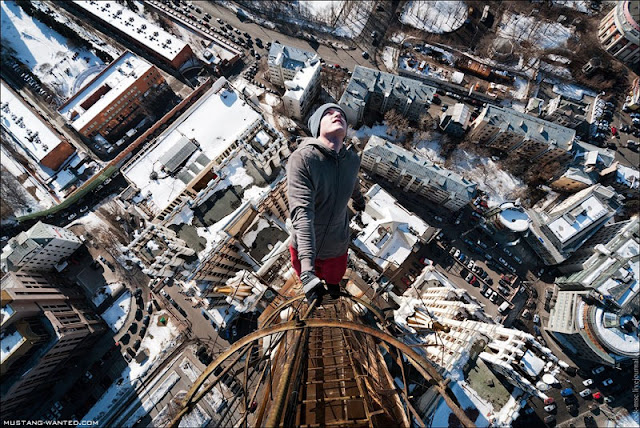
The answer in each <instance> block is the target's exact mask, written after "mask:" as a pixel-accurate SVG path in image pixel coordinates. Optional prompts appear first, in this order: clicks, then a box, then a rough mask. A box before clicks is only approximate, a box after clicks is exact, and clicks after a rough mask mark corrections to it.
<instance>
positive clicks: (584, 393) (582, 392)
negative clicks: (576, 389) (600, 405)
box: [580, 388, 591, 398]
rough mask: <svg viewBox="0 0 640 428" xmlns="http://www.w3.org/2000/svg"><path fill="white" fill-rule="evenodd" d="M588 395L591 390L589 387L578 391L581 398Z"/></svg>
mask: <svg viewBox="0 0 640 428" xmlns="http://www.w3.org/2000/svg"><path fill="white" fill-rule="evenodd" d="M590 395H591V390H590V389H589V388H587V389H583V390H582V391H580V397H582V398H586V397H588V396H590Z"/></svg>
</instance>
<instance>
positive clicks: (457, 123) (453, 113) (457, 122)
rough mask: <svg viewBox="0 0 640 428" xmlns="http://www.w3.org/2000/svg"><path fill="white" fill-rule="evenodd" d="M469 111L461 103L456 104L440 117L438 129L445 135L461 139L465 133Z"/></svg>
mask: <svg viewBox="0 0 640 428" xmlns="http://www.w3.org/2000/svg"><path fill="white" fill-rule="evenodd" d="M470 118H471V110H470V109H469V106H467V105H466V104H463V103H456V104H455V105H454V106H453V107H452V108H450V109H447V111H445V112H442V114H441V115H440V129H442V130H443V131H444V132H446V133H447V134H451V135H455V136H457V137H461V136H463V135H464V133H465V132H467V128H468V126H469V119H470Z"/></svg>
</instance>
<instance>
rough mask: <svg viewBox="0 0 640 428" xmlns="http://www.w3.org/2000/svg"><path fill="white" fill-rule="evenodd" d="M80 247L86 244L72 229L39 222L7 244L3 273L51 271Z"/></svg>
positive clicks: (3, 256) (3, 255)
mask: <svg viewBox="0 0 640 428" xmlns="http://www.w3.org/2000/svg"><path fill="white" fill-rule="evenodd" d="M80 245H82V242H80V240H79V239H78V238H77V237H76V235H74V234H73V232H71V231H70V230H68V229H64V228H61V227H57V226H51V225H48V224H45V223H42V222H41V221H39V222H38V223H36V224H35V225H34V226H33V227H32V228H31V229H29V230H27V231H26V232H20V234H19V235H18V236H15V237H13V238H11V239H10V240H9V242H8V243H7V245H5V247H4V248H3V250H2V259H1V264H2V270H3V271H4V272H9V271H13V272H17V271H28V272H35V271H50V270H53V269H54V268H55V266H56V265H58V264H59V263H60V262H62V261H63V260H64V259H66V258H67V257H69V256H70V255H71V254H73V252H74V251H76V250H77V249H78V247H80Z"/></svg>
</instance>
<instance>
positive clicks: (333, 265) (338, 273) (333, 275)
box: [289, 247, 347, 284]
mask: <svg viewBox="0 0 640 428" xmlns="http://www.w3.org/2000/svg"><path fill="white" fill-rule="evenodd" d="M289 252H290V253H291V263H292V264H293V269H294V270H295V271H296V273H297V274H298V276H300V273H301V272H300V260H298V251H297V250H296V249H295V248H293V247H289ZM315 270H316V271H315V274H316V276H317V277H318V278H320V279H323V280H324V281H325V282H326V283H327V284H340V281H341V280H342V277H343V276H344V273H345V272H346V271H347V253H344V254H343V255H341V256H338V257H332V258H330V259H321V260H319V259H316V264H315Z"/></svg>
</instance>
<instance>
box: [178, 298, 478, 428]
mask: <svg viewBox="0 0 640 428" xmlns="http://www.w3.org/2000/svg"><path fill="white" fill-rule="evenodd" d="M303 297H304V296H299V297H295V298H293V299H290V300H288V301H285V302H282V303H280V304H277V303H276V302H274V303H273V304H272V307H271V308H269V309H270V310H271V311H270V313H269V314H268V315H267V316H266V317H265V318H264V319H263V321H262V326H261V327H260V328H259V329H258V330H257V331H256V332H254V333H252V334H249V335H247V336H245V337H243V338H242V339H240V340H238V341H237V342H236V343H234V344H233V345H232V346H231V347H230V348H228V349H226V350H225V351H224V352H222V353H220V354H219V355H218V356H217V358H215V360H214V361H213V362H212V363H211V364H210V365H209V366H208V367H207V368H206V370H205V371H204V372H203V373H202V375H201V376H200V377H199V378H198V379H197V380H196V382H195V383H194V385H193V386H192V388H191V389H190V390H189V392H188V393H187V395H186V397H185V399H184V401H183V403H182V408H181V409H180V411H179V412H178V414H177V415H176V416H175V418H174V419H173V421H172V424H171V426H173V427H177V426H178V424H179V422H180V420H181V418H182V417H183V416H184V415H186V414H187V413H189V412H190V411H191V410H192V409H193V407H194V406H195V405H196V403H198V402H199V401H200V400H201V399H203V398H204V397H205V396H206V395H207V394H209V393H210V391H211V389H212V388H214V387H216V386H217V385H220V384H221V383H224V384H226V385H227V387H230V388H231V391H234V392H233V400H232V402H231V403H230V404H229V405H228V406H226V407H225V409H224V412H222V413H221V414H220V415H217V416H219V420H217V421H215V423H216V424H218V425H221V426H238V427H240V426H251V427H255V426H266V427H274V426H300V427H320V426H354V427H357V426H362V427H365V426H368V427H378V426H380V427H383V426H384V427H386V426H403V427H409V426H420V427H424V426H425V425H424V423H423V419H425V417H426V415H424V414H421V413H420V412H419V411H418V410H417V409H416V408H415V406H416V403H415V401H416V400H415V399H416V398H417V397H413V396H412V395H411V394H410V393H409V391H408V385H409V384H410V383H413V384H418V385H420V386H419V388H418V389H419V390H420V391H419V392H420V396H425V395H426V396H428V397H431V403H433V402H434V400H437V399H438V397H443V398H444V400H445V401H446V403H447V405H448V406H449V407H450V408H451V409H452V410H453V413H454V414H455V415H456V416H457V417H458V419H459V420H460V421H461V423H462V424H463V425H464V426H467V427H470V426H474V424H473V423H472V422H471V421H470V420H469V418H468V417H467V416H466V415H465V413H464V412H463V411H462V410H461V409H460V407H459V405H458V404H457V402H456V401H455V398H454V396H453V394H452V393H451V391H450V390H449V388H448V387H447V384H448V381H446V380H444V379H443V378H442V377H441V376H440V374H439V373H438V372H437V370H436V369H435V367H434V366H433V365H432V364H431V363H430V362H429V361H427V360H425V359H424V358H423V357H421V356H420V354H419V353H417V352H416V351H415V350H414V349H413V348H412V347H411V346H408V345H407V344H405V343H403V342H402V341H401V340H398V339H397V338H396V337H394V335H393V333H392V325H391V324H388V323H387V321H385V319H384V316H383V314H382V313H381V312H380V311H379V310H378V309H377V308H376V307H374V306H372V305H371V304H368V303H366V302H364V301H363V300H360V299H358V298H355V297H352V296H342V297H340V298H339V299H336V300H334V299H327V298H325V302H324V303H323V304H322V306H318V307H316V305H315V303H314V304H312V305H308V304H307V303H306V302H305V301H304V300H303ZM394 378H400V379H401V380H402V385H403V386H402V387H399V386H398V382H397V381H394ZM414 392H415V391H414ZM423 413H424V412H423Z"/></svg>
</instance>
